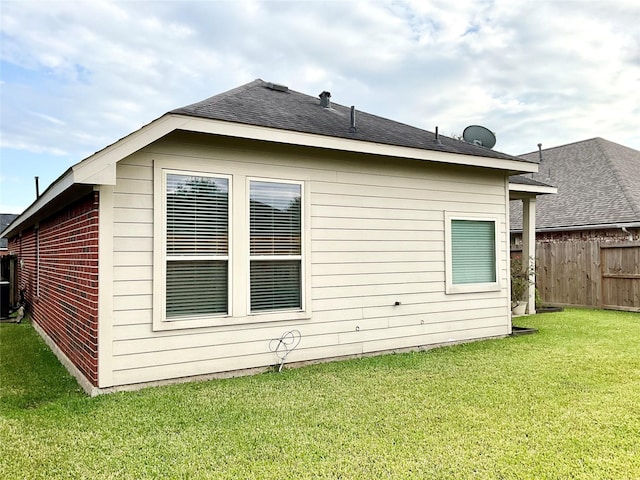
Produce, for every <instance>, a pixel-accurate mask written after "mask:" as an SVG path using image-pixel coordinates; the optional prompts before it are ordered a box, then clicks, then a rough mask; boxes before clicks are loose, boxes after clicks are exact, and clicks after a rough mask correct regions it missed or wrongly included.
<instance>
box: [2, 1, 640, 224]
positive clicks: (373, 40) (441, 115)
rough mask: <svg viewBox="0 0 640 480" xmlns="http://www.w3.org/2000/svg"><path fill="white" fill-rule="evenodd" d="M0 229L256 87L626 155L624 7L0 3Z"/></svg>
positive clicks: (447, 126) (637, 45)
mask: <svg viewBox="0 0 640 480" xmlns="http://www.w3.org/2000/svg"><path fill="white" fill-rule="evenodd" d="M0 2H1V5H0V16H1V28H2V31H1V38H0V41H1V62H2V63H1V71H0V76H1V79H0V81H1V83H0V88H1V95H2V97H1V106H2V116H1V119H0V120H1V150H0V159H1V164H0V213H20V212H21V211H22V210H24V209H25V208H26V207H27V206H28V205H29V204H31V202H32V201H33V200H34V197H35V188H34V176H36V175H38V176H39V177H40V186H41V191H43V190H44V189H45V188H46V187H47V186H48V185H49V184H50V183H51V182H52V181H54V180H55V179H56V178H57V177H59V176H60V175H61V174H62V173H63V172H64V171H65V170H66V169H67V168H69V167H70V166H71V165H73V164H75V163H77V162H78V161H80V160H82V159H83V158H85V157H86V156H88V155H90V154H91V153H93V152H95V151H97V150H99V149H101V148H103V147H105V146H107V145H109V144H111V143H113V142H114V141H116V140H118V139H119V138H121V137H123V136H124V135H127V134H128V133H130V132H132V131H134V130H136V129H138V128H139V127H141V126H142V125H144V124H146V123H148V122H150V121H152V120H153V119H155V118H157V117H159V116H161V115H162V114H163V113H165V112H167V111H169V110H171V109H173V108H176V107H180V106H183V105H186V104H189V103H193V102H195V101H198V100H202V99H204V98H206V97H209V96H211V95H215V94H217V93H221V92H223V91H225V90H228V89H231V88H233V87H236V86H238V85H241V84H243V83H246V82H249V81H251V80H253V79H255V78H262V79H263V80H266V81H273V82H276V83H282V84H285V85H288V86H289V88H292V89H293V90H297V91H299V92H303V93H307V94H310V95H317V94H319V93H320V92H321V91H322V90H329V91H330V92H331V94H332V97H331V100H332V101H334V102H336V103H339V104H342V105H356V107H357V108H358V109H359V110H363V111H367V112H369V113H374V114H377V115H381V116H384V117H388V118H392V119H394V120H398V121H401V122H404V123H409V124H412V125H415V126H418V127H421V128H425V129H427V130H430V131H433V130H434V128H435V126H436V125H438V126H439V127H440V132H441V133H443V134H445V135H451V134H460V133H462V131H463V130H464V128H465V127H466V126H467V125H471V124H480V125H484V126H486V127H488V128H490V129H491V130H492V131H494V132H495V133H496V136H497V140H498V141H497V144H496V146H495V149H497V150H500V151H503V152H506V153H510V154H514V155H518V154H523V153H528V152H531V151H534V150H536V149H537V146H536V145H537V143H538V142H541V143H542V144H543V148H546V147H552V146H556V145H562V144H565V143H571V142H576V141H580V140H585V139H588V138H592V137H596V136H600V137H604V138H606V139H608V140H611V141H614V142H618V143H621V144H623V145H626V146H629V147H632V148H635V149H639V150H640V4H639V3H638V2H637V0H602V1H599V0H576V1H570V0H563V1H557V0H547V1H540V0H523V1H518V0H456V1H451V0H381V1H373V0H371V1H355V0H353V1H350V0H345V1H337V0H336V1H303V0H298V1H266V0H264V1H260V0H251V1H134V0H130V1H120V2H115V1H114V2H108V1H98V0H94V1H89V0H87V1H65V2H61V1H47V0H40V1H29V0H20V1H11V0H0Z"/></svg>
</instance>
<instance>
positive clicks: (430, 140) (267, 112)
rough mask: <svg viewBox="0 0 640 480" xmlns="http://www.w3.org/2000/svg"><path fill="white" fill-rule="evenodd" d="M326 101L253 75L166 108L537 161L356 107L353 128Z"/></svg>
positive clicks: (344, 112) (344, 113) (345, 112)
mask: <svg viewBox="0 0 640 480" xmlns="http://www.w3.org/2000/svg"><path fill="white" fill-rule="evenodd" d="M330 105H331V106H330V108H324V107H322V106H321V105H320V100H319V99H318V97H313V96H310V95H305V94H303V93H299V92H296V91H293V90H291V89H289V88H287V87H284V86H280V85H277V84H273V83H270V82H265V81H264V80H261V79H256V80H254V81H253V82H250V83H247V84H245V85H242V86H240V87H237V88H234V89H232V90H229V91H227V92H224V93H221V94H219V95H215V96H213V97H210V98H207V99H206V100H202V101H201V102H197V103H194V104H192V105H188V106H186V107H182V108H178V109H175V110H172V111H171V112H169V113H173V114H180V115H189V116H195V117H202V118H208V119H213V120H224V121H229V122H235V123H243V124H247V125H257V126H261V127H270V128H277V129H282V130H291V131H296V132H303V133H312V134H317V135H326V136H330V137H339V138H346V139H352V140H363V141H369V142H375V143H382V144H388V145H396V146H402V147H413V148H420V149H425V150H434V151H441V152H448V153H459V154H466V155H476V156H480V157H489V158H498V159H508V160H514V159H515V160H519V161H524V162H528V163H537V159H535V158H533V159H531V158H518V157H514V156H512V155H507V154H505V153H501V152H498V151H495V150H491V149H489V148H485V147H482V146H478V145H474V144H471V143H467V142H464V141H461V140H456V139H453V138H449V137H445V136H443V135H439V139H440V142H439V143H438V142H435V134H434V133H432V132H429V131H426V130H422V129H420V128H416V127H412V126H410V125H406V124H404V123H400V122H395V121H393V120H389V119H387V118H383V117H379V116H377V115H372V114H370V113H365V112H361V111H359V110H357V111H356V121H355V124H356V128H355V131H353V129H351V128H350V127H351V109H350V108H349V107H345V106H343V105H339V104H336V103H334V102H331V103H330Z"/></svg>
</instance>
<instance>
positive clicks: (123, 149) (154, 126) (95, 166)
mask: <svg viewBox="0 0 640 480" xmlns="http://www.w3.org/2000/svg"><path fill="white" fill-rule="evenodd" d="M175 130H184V131H191V132H197V133H208V134H214V135H222V136H227V137H234V138H246V139H252V140H263V141H269V142H276V143H284V144H290V145H299V146H308V147H315V148H323V149H332V150H340V151H347V152H354V153H365V154H371V155H379V156H387V157H397V158H405V159H412V160H422V161H429V162H436V163H446V164H453V165H464V166H474V167H484V168H492V169H499V170H504V171H506V172H508V173H509V174H515V173H535V172H537V171H538V165H537V164H536V163H530V162H525V161H520V160H517V159H515V157H514V159H513V160H510V159H498V158H491V157H482V156H475V155H467V154H458V153H449V152H439V151H434V150H425V149H420V148H412V147H402V146H397V145H388V144H382V143H374V142H368V141H362V140H352V139H348V138H339V137H328V136H326V135H318V134H311V133H304V132H296V131H291V130H281V129H276V128H270V127H262V126H255V125H247V124H241V123H233V122H228V121H223V120H212V119H204V118H200V117H192V116H188V115H183V114H175V113H167V114H165V115H163V116H161V117H159V118H158V119H156V120H154V121H152V122H151V123H149V124H147V125H145V126H143V127H141V128H140V129H139V130H136V131H135V132H133V133H131V134H129V135H127V136H126V137H123V138H121V139H120V140H118V141H116V142H115V143H113V144H111V145H109V146H108V147H105V148H104V149H102V150H100V151H98V152H96V153H94V154H93V155H91V156H89V157H87V158H85V159H84V160H82V161H81V162H79V163H77V164H76V165H74V166H72V167H71V168H70V169H69V170H67V171H66V172H65V173H64V174H63V175H62V176H61V177H60V178H58V179H57V180H56V181H55V182H54V183H53V184H52V185H51V186H50V187H49V188H48V189H47V190H46V191H45V193H44V194H43V195H41V196H40V197H39V198H38V199H37V200H36V201H35V202H34V203H33V204H31V206H29V207H28V208H27V209H26V210H25V211H24V212H23V213H22V214H21V215H20V216H18V217H17V218H16V219H15V220H14V221H13V222H12V223H11V224H10V225H9V226H8V227H7V228H6V229H5V230H4V231H3V232H2V233H0V236H2V237H4V236H8V237H10V236H12V235H14V234H15V233H16V231H17V230H18V228H19V227H23V226H24V225H25V224H27V223H28V221H29V219H31V218H34V217H35V216H36V215H37V213H38V211H40V210H41V209H43V208H44V207H45V206H46V205H48V204H49V203H50V202H52V201H53V200H55V199H56V198H57V197H58V196H60V195H61V194H62V193H63V192H65V191H67V190H69V189H71V188H72V187H73V186H74V185H115V184H116V164H117V163H118V161H120V160H122V159H123V158H125V157H127V156H129V155H131V154H133V153H135V152H136V151H138V150H140V149H142V148H144V147H146V146H147V145H149V144H150V143H152V142H154V141H156V140H158V139H160V138H162V137H163V136H165V135H167V134H169V133H171V132H172V131H175Z"/></svg>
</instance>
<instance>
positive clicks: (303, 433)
mask: <svg viewBox="0 0 640 480" xmlns="http://www.w3.org/2000/svg"><path fill="white" fill-rule="evenodd" d="M520 323H522V324H526V325H527V326H533V327H536V328H538V329H539V333H537V334H535V335H527V336H520V337H514V338H506V339H501V340H491V341H483V342H475V343H469V344H465V345H458V346H453V347H446V348H439V349H435V350H430V351H427V352H420V353H408V354H398V355H385V356H380V357H374V358H366V359H359V360H350V361H343V362H334V363H328V364H322V365H314V366H309V367H304V368H300V369H292V370H287V369H285V371H284V372H283V373H281V374H278V373H267V374H261V375H256V376H253V377H243V378H236V379H228V380H214V381H210V382H202V383H191V384H182V385H174V386H169V387H158V388H149V389H146V390H142V391H138V392H128V393H117V394H112V395H103V396H100V397H96V398H89V397H87V396H85V395H84V394H83V393H82V392H81V391H80V389H79V388H78V386H77V384H76V383H75V381H74V379H73V378H71V377H70V376H69V375H68V374H67V373H66V371H65V370H64V368H63V367H62V366H60V364H59V363H58V361H57V360H56V358H55V357H54V356H53V354H52V353H51V352H50V350H49V349H48V348H47V347H46V345H45V344H44V343H43V342H42V341H41V340H40V338H39V337H38V336H37V334H36V333H35V332H34V330H33V328H32V327H31V325H30V324H29V323H23V324H21V325H15V324H2V325H0V355H1V356H0V362H1V366H0V382H1V388H0V478H2V479H14V478H16V479H23V478H46V479H52V478H114V479H115V478H117V479H122V478H131V479H134V478H135V479H138V478H274V479H285V478H295V479H298V478H332V479H348V478H352V479H369V478H452V479H463V478H474V479H476V478H488V479H496V478H531V479H541V478H551V479H558V478H584V479H598V478H602V479H613V478H615V479H624V478H636V479H637V478H640V314H633V313H622V312H608V311H607V312H603V311H588V310H569V311H565V312H562V313H556V314H544V315H538V316H534V317H528V318H525V319H522V320H521V321H520Z"/></svg>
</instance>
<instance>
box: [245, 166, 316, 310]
mask: <svg viewBox="0 0 640 480" xmlns="http://www.w3.org/2000/svg"><path fill="white" fill-rule="evenodd" d="M251 182H267V183H284V184H291V185H299V186H300V209H301V211H300V255H251V248H250V247H249V248H247V257H246V260H247V262H246V264H247V283H246V292H247V305H246V308H247V313H248V315H251V316H261V317H265V318H268V317H271V318H272V319H273V320H277V319H278V317H279V318H280V319H282V320H289V319H291V317H290V316H288V315H287V314H290V315H293V316H294V318H308V317H307V315H306V314H305V312H306V310H307V307H306V305H307V287H308V284H309V280H308V279H307V266H306V263H307V258H308V254H307V248H306V215H307V201H306V195H305V182H304V181H301V180H289V179H281V178H268V177H247V182H246V206H247V208H246V225H247V245H250V241H251V240H250V239H251V226H250V223H251V188H250V187H251ZM252 260H258V261H259V260H273V261H278V260H299V261H300V308H290V309H283V310H265V311H255V312H254V311H252V310H251V261H252ZM301 314H303V316H301Z"/></svg>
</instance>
